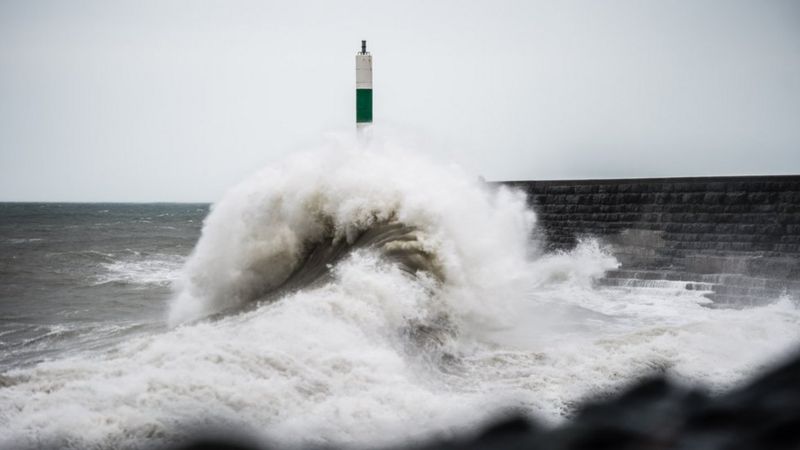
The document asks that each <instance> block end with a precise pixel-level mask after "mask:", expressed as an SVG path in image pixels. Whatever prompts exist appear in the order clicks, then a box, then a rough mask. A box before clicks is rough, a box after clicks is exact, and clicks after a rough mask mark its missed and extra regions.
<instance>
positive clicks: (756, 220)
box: [503, 175, 800, 306]
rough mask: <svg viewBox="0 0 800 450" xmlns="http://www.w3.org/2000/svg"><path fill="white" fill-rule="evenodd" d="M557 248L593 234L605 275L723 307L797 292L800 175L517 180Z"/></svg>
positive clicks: (550, 245) (617, 281)
mask: <svg viewBox="0 0 800 450" xmlns="http://www.w3.org/2000/svg"><path fill="white" fill-rule="evenodd" d="M503 184H506V185H510V186H515V187H517V188H519V189H522V190H524V191H525V192H526V193H527V194H528V201H529V203H530V204H531V206H532V207H533V209H534V210H535V211H536V213H537V216H538V220H539V224H540V231H541V232H542V234H543V236H542V238H543V239H544V241H545V242H546V246H547V248H548V249H550V250H566V249H570V248H572V247H574V246H575V245H576V243H577V241H578V239H580V238H582V237H584V236H594V237H597V238H599V239H600V240H601V241H603V242H605V243H607V244H609V245H611V246H612V248H613V251H614V254H615V255H616V256H617V258H618V259H619V261H620V263H621V267H620V268H619V270H616V271H613V272H611V273H608V274H607V276H606V278H605V279H604V280H603V281H602V283H604V284H607V285H612V286H637V287H655V288H658V287H664V286H672V287H675V286H679V287H681V286H682V287H683V288H685V289H696V290H701V291H705V295H706V296H707V297H708V298H709V299H711V300H713V301H714V304H716V305H727V306H736V305H752V304H760V303H763V302H766V301H770V300H772V299H775V298H778V297H780V296H781V295H789V296H792V297H795V298H798V297H800V175H790V176H738V177H700V178H649V179H617V180H563V181H515V182H505V183H503Z"/></svg>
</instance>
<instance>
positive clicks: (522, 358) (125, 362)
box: [0, 136, 800, 448]
mask: <svg viewBox="0 0 800 450" xmlns="http://www.w3.org/2000/svg"><path fill="white" fill-rule="evenodd" d="M332 147H333V148H330V149H326V150H321V151H318V152H312V153H307V154H303V155H300V156H296V157H293V158H290V159H289V160H287V161H283V162H281V163H278V164H276V165H275V166H273V167H270V168H267V169H265V170H264V171H262V172H260V173H259V174H257V175H256V176H254V177H253V178H251V179H249V180H247V181H245V182H244V183H242V184H241V185H239V186H237V187H235V188H234V189H232V190H231V191H230V192H229V193H228V194H227V195H226V196H225V198H224V199H223V200H222V201H221V202H219V203H218V204H216V205H215V206H214V208H213V210H212V213H211V214H210V216H209V217H208V218H207V220H206V222H205V226H204V229H203V235H202V237H201V239H200V241H199V243H198V245H197V247H196V249H195V251H194V253H193V255H192V256H191V257H190V259H189V261H188V262H187V264H186V266H185V269H184V271H183V275H182V278H181V281H180V286H179V289H178V291H177V293H176V298H175V299H174V302H173V305H172V311H171V320H172V321H173V323H175V324H178V326H176V327H175V328H173V329H171V330H169V331H166V332H163V333H157V334H152V335H146V336H138V337H135V338H133V339H131V340H130V341H128V342H125V343H123V344H120V345H118V346H115V347H113V348H112V349H111V350H105V351H103V352H102V353H92V354H88V355H87V354H82V355H76V356H70V357H64V358H59V359H55V360H51V361H48V362H44V363H41V364H38V365H36V366H35V367H32V368H26V369H17V370H13V371H10V372H7V373H6V374H4V375H3V384H4V385H5V387H2V388H0V446H4V447H36V446H40V445H45V444H55V445H57V446H60V447H72V448H86V447H101V448H105V447H128V448H137V447H150V446H152V445H153V443H165V442H166V443H169V442H174V441H176V440H180V439H183V438H186V437H189V436H191V435H193V434H194V433H195V432H196V427H198V426H199V427H203V428H208V427H212V426H213V427H229V428H230V429H237V430H242V431H243V432H246V433H251V434H254V435H257V436H260V437H263V438H265V439H271V440H273V441H277V442H279V443H282V444H306V445H307V444H334V443H336V444H338V443H342V444H348V443H360V444H370V445H376V444H378V443H382V442H383V443H385V442H396V440H401V439H409V438H418V437H421V436H424V435H427V434H430V433H449V432H452V431H454V430H456V431H457V430H463V429H470V427H472V426H473V425H475V424H476V423H478V422H480V421H482V420H484V419H485V418H486V416H487V415H488V414H491V413H493V412H495V411H497V410H499V409H501V408H505V407H516V408H520V409H522V410H524V411H528V412H529V413H531V414H532V415H536V416H538V417H541V418H544V419H545V420H550V421H558V420H562V418H563V417H564V416H565V415H566V414H568V413H569V412H570V411H571V408H573V407H574V406H575V404H576V402H578V401H580V400H581V399H583V398H586V397H587V396H593V395H598V394H601V393H605V392H609V391H613V390H615V389H619V388H620V387H621V386H625V385H626V384H627V383H629V382H631V381H632V380H634V379H635V378H636V377H638V376H640V375H641V374H643V373H647V372H652V371H668V373H670V374H672V376H674V377H677V378H679V379H682V380H685V381H687V382H702V383H704V384H706V385H709V386H711V388H712V389H717V390H720V389H726V388H729V387H730V386H732V385H734V384H736V383H738V382H740V381H741V380H743V379H744V378H746V377H748V376H751V375H753V374H754V373H755V372H757V371H758V370H760V369H761V368H763V367H764V365H765V364H770V363H772V362H773V361H774V360H775V359H776V358H778V357H780V356H783V355H784V354H785V352H787V351H789V349H792V348H793V347H794V346H795V345H796V343H797V342H798V338H800V327H798V323H800V312H798V309H797V307H796V305H795V304H794V303H792V302H791V301H789V300H788V299H783V300H781V301H778V302H776V303H773V304H770V305H767V306H762V307H757V308H748V309H741V310H721V309H710V308H707V307H705V306H703V304H704V303H705V302H706V300H705V299H704V298H703V297H702V296H701V295H700V294H699V293H696V292H692V291H686V292H685V293H679V294H678V295H676V294H675V292H670V293H664V292H660V291H658V290H657V291H655V292H651V291H650V290H635V289H613V288H596V287H595V283H594V281H595V280H596V279H597V278H598V277H601V276H602V275H603V273H604V272H605V271H606V270H610V269H613V268H615V267H617V262H616V261H615V259H614V258H613V256H611V255H609V254H608V252H607V251H606V250H605V249H603V248H602V247H601V246H600V245H598V244H597V243H596V242H594V241H586V242H583V243H582V244H581V245H580V246H579V247H578V248H577V249H576V250H574V251H572V252H569V253H563V254H555V255H541V254H539V252H538V251H537V250H536V245H535V243H533V242H530V238H529V236H530V235H531V229H532V227H533V226H534V225H535V220H534V217H533V215H532V213H530V212H529V211H527V209H526V207H525V199H524V196H523V195H522V194H520V193H516V192H513V191H510V190H507V189H505V188H501V189H494V188H489V187H487V186H485V185H483V184H482V183H480V182H478V181H477V178H476V177H473V176H471V175H469V174H466V173H464V172H463V171H462V170H461V169H458V168H457V167H453V166H449V165H440V164H436V163H434V162H431V161H429V160H427V159H426V158H424V157H421V156H419V155H415V154H413V153H412V152H410V151H409V150H408V149H404V148H399V147H397V146H394V145H391V144H388V143H386V142H383V141H381V140H380V139H378V138H376V137H374V136H373V140H372V141H371V145H370V146H369V147H368V148H363V147H359V146H357V145H355V144H354V143H353V142H351V141H348V140H346V139H345V140H343V141H340V142H339V143H337V144H334V145H332ZM389 217H392V218H395V219H397V220H400V221H402V222H403V223H405V224H409V225H413V226H414V227H416V228H417V229H418V230H419V238H420V240H421V241H422V242H423V244H424V246H425V249H426V251H428V252H429V254H431V255H434V258H435V259H436V261H438V262H439V263H440V264H441V267H442V272H443V276H442V277H441V278H439V277H437V276H433V275H432V274H422V273H421V274H417V276H413V275H409V274H408V273H407V272H405V271H403V270H401V268H400V267H399V266H398V265H397V264H395V263H392V262H390V261H388V260H387V259H385V258H384V257H383V256H382V254H381V253H380V252H377V251H374V250H372V249H370V248H361V249H356V250H354V251H352V252H351V253H350V254H349V255H348V256H346V257H345V258H344V259H343V260H342V261H340V262H339V263H337V264H335V265H334V266H332V267H331V272H332V276H331V278H330V280H329V281H327V282H325V283H322V284H316V285H313V286H309V287H307V288H305V289H299V290H297V291H294V292H291V293H288V294H284V295H283V296H281V297H280V298H277V299H271V300H270V301H262V302H261V303H258V302H259V299H261V297H259V295H258V293H260V292H263V290H264V289H268V288H270V287H273V286H275V285H278V284H280V281H281V280H282V279H284V278H285V277H287V276H288V274H289V272H291V271H292V270H293V269H294V268H296V267H298V266H299V265H301V264H302V249H303V242H304V241H307V240H308V239H315V238H317V237H319V236H322V235H323V234H324V233H325V232H326V226H330V227H332V230H333V233H332V235H333V236H338V238H340V239H351V238H352V236H354V235H355V234H357V230H358V229H362V228H368V227H369V226H370V225H371V224H374V223H376V222H377V221H380V220H382V219H386V218H389ZM320 221H322V222H320ZM328 231H330V230H328ZM253 302H255V303H253ZM248 305H249V306H248ZM242 306H245V308H244V309H233V310H230V309H226V308H231V307H235V308H236V307H242ZM222 310H226V311H229V312H227V313H226V314H225V315H223V316H222V317H220V318H214V319H206V320H199V321H197V320H196V319H197V318H202V317H204V316H207V315H209V314H213V313H216V312H219V311H222ZM443 318H444V319H443ZM437 326H441V329H439V330H438V331H437ZM431 330H433V331H431ZM429 332H430V333H429Z"/></svg>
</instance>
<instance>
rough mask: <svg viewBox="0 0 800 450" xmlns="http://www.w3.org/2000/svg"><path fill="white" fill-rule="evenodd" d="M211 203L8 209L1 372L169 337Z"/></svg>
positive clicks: (1, 220) (4, 209) (1, 236)
mask: <svg viewBox="0 0 800 450" xmlns="http://www.w3.org/2000/svg"><path fill="white" fill-rule="evenodd" d="M206 214H208V205H207V204H119V203H109V204H103V203H92V204H80V203H0V255H2V257H0V346H1V347H0V348H1V349H2V352H0V372H3V371H7V370H9V369H12V368H19V367H26V366H30V365H33V364H35V363H38V362H41V361H43V360H45V359H53V358H58V357H62V356H66V355H70V354H74V353H80V352H86V351H90V350H92V349H94V348H102V347H106V346H108V345H109V344H110V343H112V342H117V341H119V340H120V339H124V338H126V337H130V336H131V335H134V334H137V333H143V332H148V331H153V330H157V329H164V327H165V325H164V315H165V308H166V305H167V299H168V298H169V296H170V294H171V290H170V286H171V283H172V282H173V281H174V280H175V279H176V277H177V275H178V272H179V270H180V268H181V266H182V264H183V262H184V261H185V260H186V257H187V255H188V254H189V252H190V251H191V250H192V247H193V246H194V244H195V242H197V239H198V237H199V235H200V227H201V225H202V221H203V218H204V217H205V216H206Z"/></svg>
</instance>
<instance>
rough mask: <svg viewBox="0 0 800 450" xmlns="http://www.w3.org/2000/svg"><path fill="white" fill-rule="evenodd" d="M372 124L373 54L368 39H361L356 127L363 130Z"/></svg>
mask: <svg viewBox="0 0 800 450" xmlns="http://www.w3.org/2000/svg"><path fill="white" fill-rule="evenodd" d="M371 124H372V55H370V54H369V52H367V41H361V51H360V52H358V53H357V54H356V128H358V130H359V131H360V130H363V129H364V128H366V127H367V126H369V125H371Z"/></svg>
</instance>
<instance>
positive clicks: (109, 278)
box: [95, 254, 186, 286]
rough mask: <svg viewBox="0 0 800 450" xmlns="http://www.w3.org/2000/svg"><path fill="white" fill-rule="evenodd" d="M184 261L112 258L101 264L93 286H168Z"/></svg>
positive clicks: (169, 257) (176, 257) (179, 258)
mask: <svg viewBox="0 0 800 450" xmlns="http://www.w3.org/2000/svg"><path fill="white" fill-rule="evenodd" d="M185 261H186V259H185V258H184V257H182V256H180V255H168V254H152V255H150V254H148V255H139V254H134V255H125V256H121V257H116V256H115V257H114V258H113V260H112V261H111V262H107V263H102V264H101V266H102V267H103V269H104V271H103V273H101V274H98V275H97V277H96V281H95V284H104V283H128V284H142V285H147V284H156V285H162V286H168V285H170V284H172V283H173V282H174V281H176V280H177V279H178V278H179V277H180V272H181V267H182V266H183V264H184V262H185Z"/></svg>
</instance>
